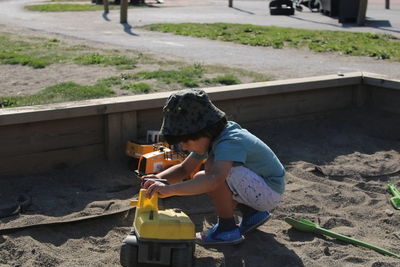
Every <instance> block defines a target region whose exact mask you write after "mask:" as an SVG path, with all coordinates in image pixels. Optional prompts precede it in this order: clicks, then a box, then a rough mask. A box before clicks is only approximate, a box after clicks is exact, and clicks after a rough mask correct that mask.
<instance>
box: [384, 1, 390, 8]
mask: <svg viewBox="0 0 400 267" xmlns="http://www.w3.org/2000/svg"><path fill="white" fill-rule="evenodd" d="M385 8H386V9H390V0H385Z"/></svg>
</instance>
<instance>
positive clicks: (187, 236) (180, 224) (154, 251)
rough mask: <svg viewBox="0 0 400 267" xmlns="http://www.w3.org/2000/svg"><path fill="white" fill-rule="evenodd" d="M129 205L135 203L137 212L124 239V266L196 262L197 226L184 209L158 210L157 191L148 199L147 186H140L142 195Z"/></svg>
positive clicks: (179, 265)
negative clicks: (145, 187) (142, 187)
mask: <svg viewBox="0 0 400 267" xmlns="http://www.w3.org/2000/svg"><path fill="white" fill-rule="evenodd" d="M130 204H131V205H132V206H136V212H135V219H134V222H133V227H132V231H131V232H130V234H129V235H128V236H127V237H126V238H125V239H124V241H123V242H122V246H121V251H120V262H121V265H122V266H124V267H136V266H143V265H146V264H157V265H161V266H173V267H190V266H192V265H193V261H194V251H195V244H194V239H195V227H194V224H193V222H192V221H191V220H190V218H189V217H188V216H187V215H186V214H185V213H184V212H182V211H180V210H176V209H166V210H159V209H158V197H157V194H154V195H153V196H152V197H151V198H147V197H146V189H141V190H140V192H139V198H138V199H137V200H131V203H130Z"/></svg>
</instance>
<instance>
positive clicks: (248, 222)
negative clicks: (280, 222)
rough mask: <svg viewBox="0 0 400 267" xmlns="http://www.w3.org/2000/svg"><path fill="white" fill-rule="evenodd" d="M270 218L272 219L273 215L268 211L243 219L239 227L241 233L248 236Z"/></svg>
mask: <svg viewBox="0 0 400 267" xmlns="http://www.w3.org/2000/svg"><path fill="white" fill-rule="evenodd" d="M269 218H271V213H269V212H268V211H258V212H256V213H254V214H253V215H251V216H249V217H247V218H243V219H242V222H241V223H240V226H239V229H240V233H241V234H242V235H244V234H247V233H248V232H250V231H252V230H254V229H256V228H257V227H259V226H260V225H262V224H263V223H265V222H266V221H268V220H269Z"/></svg>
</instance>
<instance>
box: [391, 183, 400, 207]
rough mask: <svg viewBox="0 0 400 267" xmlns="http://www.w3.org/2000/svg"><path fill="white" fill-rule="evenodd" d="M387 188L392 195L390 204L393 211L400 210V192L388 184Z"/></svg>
mask: <svg viewBox="0 0 400 267" xmlns="http://www.w3.org/2000/svg"><path fill="white" fill-rule="evenodd" d="M388 188H389V190H390V192H391V193H392V195H393V197H392V198H391V199H390V203H392V205H393V207H394V208H395V209H398V210H400V192H399V191H398V190H397V189H396V187H394V185H393V184H388Z"/></svg>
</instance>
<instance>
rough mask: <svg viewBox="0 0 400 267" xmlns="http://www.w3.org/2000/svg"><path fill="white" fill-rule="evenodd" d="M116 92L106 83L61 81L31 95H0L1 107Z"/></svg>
mask: <svg viewBox="0 0 400 267" xmlns="http://www.w3.org/2000/svg"><path fill="white" fill-rule="evenodd" d="M112 95H114V92H113V91H112V90H111V89H110V88H108V87H106V86H104V85H101V84H100V85H94V86H88V85H79V84H76V83H74V82H65V83H60V84H57V85H54V86H50V87H47V88H46V89H44V90H42V91H40V92H39V93H37V94H33V95H29V96H7V97H1V96H0V107H1V108H6V107H18V106H32V105H40V104H49V103H58V102H66V101H78V100H84V99H94V98H102V97H109V96H112Z"/></svg>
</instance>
